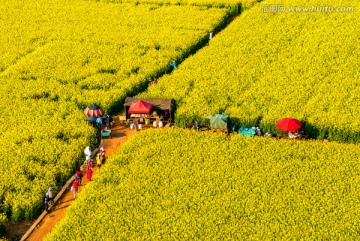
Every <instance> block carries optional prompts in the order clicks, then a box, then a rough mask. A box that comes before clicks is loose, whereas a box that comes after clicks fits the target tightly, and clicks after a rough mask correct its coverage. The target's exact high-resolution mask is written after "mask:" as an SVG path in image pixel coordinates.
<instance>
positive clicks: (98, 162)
mask: <svg viewBox="0 0 360 241" xmlns="http://www.w3.org/2000/svg"><path fill="white" fill-rule="evenodd" d="M101 159H102V157H101V155H100V153H98V154H97V156H96V164H97V166H98V167H99V168H100V167H101V164H102V162H101Z"/></svg>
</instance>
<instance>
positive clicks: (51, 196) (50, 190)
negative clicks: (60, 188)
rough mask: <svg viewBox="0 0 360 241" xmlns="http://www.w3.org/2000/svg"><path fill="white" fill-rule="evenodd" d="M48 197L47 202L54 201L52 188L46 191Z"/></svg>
mask: <svg viewBox="0 0 360 241" xmlns="http://www.w3.org/2000/svg"><path fill="white" fill-rule="evenodd" d="M45 195H47V196H48V197H49V202H50V201H53V199H54V193H53V188H52V187H49V189H48V191H47V192H46V194H45Z"/></svg>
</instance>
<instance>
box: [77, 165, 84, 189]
mask: <svg viewBox="0 0 360 241" xmlns="http://www.w3.org/2000/svg"><path fill="white" fill-rule="evenodd" d="M82 177H83V173H82V171H80V169H77V170H76V173H75V180H77V181H78V182H79V186H81V178H82Z"/></svg>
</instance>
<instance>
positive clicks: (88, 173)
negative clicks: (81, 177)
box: [86, 167, 93, 181]
mask: <svg viewBox="0 0 360 241" xmlns="http://www.w3.org/2000/svg"><path fill="white" fill-rule="evenodd" d="M92 174H93V170H92V168H91V167H89V168H88V170H87V173H86V178H87V179H88V180H89V181H91V178H92Z"/></svg>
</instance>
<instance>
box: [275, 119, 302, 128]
mask: <svg viewBox="0 0 360 241" xmlns="http://www.w3.org/2000/svg"><path fill="white" fill-rule="evenodd" d="M276 126H277V128H279V129H280V130H283V131H296V130H299V129H300V128H301V122H300V121H299V120H297V119H293V118H284V119H281V120H279V121H278V122H277V123H276Z"/></svg>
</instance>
